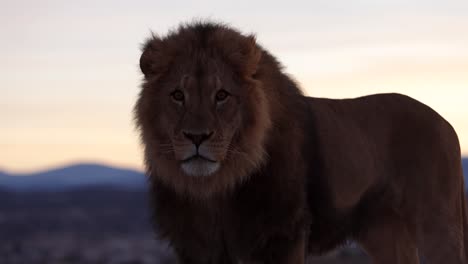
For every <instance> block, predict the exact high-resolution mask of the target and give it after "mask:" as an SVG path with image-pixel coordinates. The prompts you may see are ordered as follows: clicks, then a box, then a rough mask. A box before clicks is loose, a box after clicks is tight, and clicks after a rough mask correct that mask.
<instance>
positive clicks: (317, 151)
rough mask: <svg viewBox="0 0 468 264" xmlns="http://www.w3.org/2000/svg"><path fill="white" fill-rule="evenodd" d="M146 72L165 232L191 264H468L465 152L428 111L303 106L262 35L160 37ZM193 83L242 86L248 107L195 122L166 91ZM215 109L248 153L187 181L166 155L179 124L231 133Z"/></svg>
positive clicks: (192, 28) (350, 102)
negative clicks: (356, 263) (350, 249)
mask: <svg viewBox="0 0 468 264" xmlns="http://www.w3.org/2000/svg"><path fill="white" fill-rule="evenodd" d="M140 66H141V69H142V72H143V73H144V74H145V81H144V84H143V89H142V92H141V94H140V97H139V100H138V102H137V104H136V108H135V112H136V120H137V124H138V126H139V128H140V129H141V132H142V141H143V143H144V146H145V158H146V164H147V168H148V173H149V176H150V180H151V186H152V194H153V204H154V211H155V223H156V227H157V230H158V232H159V234H160V235H161V236H162V237H163V238H165V239H168V240H169V241H170V242H171V244H172V245H173V247H174V249H175V250H176V252H177V255H178V256H179V259H180V262H181V263H240V262H241V263H305V262H304V261H305V258H306V256H307V254H309V253H311V254H320V253H323V252H326V251H327V250H330V249H333V248H334V247H336V246H339V245H340V244H342V243H344V242H345V241H347V240H355V241H357V242H358V243H360V244H361V245H362V246H363V247H364V249H365V250H366V251H367V252H368V253H369V255H370V256H371V257H372V258H373V260H374V262H375V263H419V262H418V259H419V257H421V256H424V257H423V258H424V259H425V260H426V263H466V246H467V245H466V243H467V237H468V234H467V232H468V229H467V226H466V212H465V211H466V209H465V199H464V183H463V178H462V173H461V158H460V149H459V143H458V139H457V136H456V134H455V132H454V130H453V129H452V127H451V126H450V125H449V124H448V123H447V122H446V121H445V120H444V119H443V118H442V117H440V116H439V115H438V114H437V113H436V112H434V111H433V110H432V109H430V108H429V107H427V106H425V105H423V104H421V103H419V102H417V101H415V100H413V99H411V98H409V97H406V96H403V95H398V94H380V95H371V96H366V97H361V98H356V99H346V100H332V99H319V98H311V97H305V96H303V94H302V92H301V91H300V89H299V88H298V86H297V85H296V84H295V83H294V82H293V81H292V80H291V79H290V78H289V77H288V76H286V75H285V74H284V73H282V71H281V67H280V65H279V63H278V62H277V61H276V60H275V58H274V57H273V56H271V55H270V54H269V53H268V52H267V51H265V50H263V49H262V48H261V47H260V46H259V45H257V44H256V43H255V40H254V38H253V37H251V36H244V35H242V34H240V33H239V32H237V31H235V30H233V29H231V28H229V27H227V26H224V25H219V24H212V23H193V24H189V25H185V26H181V27H180V28H179V29H178V30H176V31H174V32H171V33H169V34H168V35H167V36H166V37H164V38H159V37H156V36H153V38H151V39H150V40H148V42H147V43H146V45H145V47H144V50H143V55H142V57H141V61H140ZM187 74H188V75H189V76H191V77H190V80H194V82H196V83H198V86H196V85H195V84H194V86H193V87H199V88H197V89H199V91H204V92H205V91H209V92H212V91H211V90H210V88H206V89H205V88H203V87H207V86H210V85H213V86H214V85H215V84H213V82H211V84H210V81H209V80H214V79H216V78H214V79H213V78H211V79H210V76H218V77H219V76H221V77H220V78H221V82H222V83H223V84H224V85H226V86H229V85H231V86H238V87H237V88H235V87H234V88H233V89H238V90H235V91H236V96H235V98H232V99H231V100H236V101H235V102H236V104H234V101H231V102H230V104H232V105H229V107H226V108H224V110H207V109H208V108H206V109H205V110H203V111H204V112H202V111H201V110H199V111H198V110H197V111H195V113H194V112H193V111H192V110H190V111H189V110H187V109H189V108H188V107H189V106H184V108H180V107H179V108H177V106H173V105H171V103H168V102H169V101H170V100H169V99H168V98H169V97H168V96H167V94H164V93H162V92H161V90H164V89H169V88H167V87H171V86H177V85H179V80H180V79H181V78H182V79H184V77H183V76H185V75H187ZM205 79H206V82H205V81H204V80H205ZM165 87H166V88H165ZM200 87H201V88H200ZM191 89H192V90H191V91H192V92H193V90H194V89H196V88H191ZM203 89H205V90H203ZM200 93H201V92H200ZM207 93H208V92H207ZM207 97H209V95H208V94H207ZM200 98H201V97H200ZM200 100H202V99H200ZM206 104H208V103H207V101H205V103H204V104H201V105H198V106H197V107H198V108H193V109H202V107H203V105H206ZM235 107H237V108H235ZM171 109H178V110H171ZM222 109H223V108H222ZM210 111H217V112H216V113H217V114H216V115H215V116H217V117H218V118H220V117H223V116H225V117H226V118H229V120H230V121H229V122H227V123H225V124H224V126H229V129H227V130H229V131H231V130H232V131H233V132H232V133H231V134H232V135H231V134H229V133H230V132H226V131H227V130H226V129H225V130H223V128H224V127H223V126H220V128H219V130H220V131H224V132H219V131H218V130H214V131H215V133H217V134H219V135H220V136H219V137H220V138H222V137H224V139H225V138H229V144H230V145H235V146H236V147H237V149H238V150H239V152H241V153H243V155H241V156H235V155H234V154H230V153H229V151H227V152H220V153H221V154H220V155H219V157H220V158H219V160H220V162H221V164H222V165H221V169H220V170H219V171H217V172H216V173H214V174H213V175H210V176H207V177H205V178H191V177H187V176H186V175H184V174H183V173H182V172H181V171H180V168H179V167H178V164H179V163H178V162H180V161H177V158H174V155H175V156H177V153H176V154H173V153H172V152H171V153H169V154H167V153H165V154H164V153H163V154H164V155H163V154H161V153H159V151H160V148H161V145H160V144H159V143H160V142H163V140H170V138H171V137H178V135H179V134H178V133H179V132H178V131H179V130H178V127H179V125H180V126H185V128H184V129H187V128H186V127H187V126H188V125H186V124H187V123H190V122H194V124H190V125H189V127H190V128H194V127H197V129H199V127H200V126H203V125H205V124H206V126H213V127H215V125H211V124H218V123H220V122H222V121H219V120H215V119H213V120H211V119H210V120H211V121H210V120H208V119H209V118H208V117H209V116H212V114H211V112H210ZM220 111H221V112H220ZM197 113H198V115H196V114H197ZM188 114H194V115H193V118H189V119H184V118H183V116H186V115H188ZM180 120H185V121H180ZM193 120H196V122H195V121H193ZM207 120H208V121H207ZM171 122H172V123H171ZM177 122H181V124H178V125H174V124H175V123H177ZM200 124H203V125H200ZM230 124H231V125H232V126H231V125H230ZM167 127H171V129H167ZM210 129H211V128H210ZM174 131H175V132H174ZM171 133H174V134H171ZM172 135H173V136H172ZM226 135H229V136H226ZM231 136H232V137H231ZM213 140H215V139H213ZM219 142H222V141H221V140H219ZM220 144H221V143H220ZM223 148H229V147H228V146H227V145H226V146H225V147H223ZM174 151H175V152H177V150H174ZM166 154H167V155H166Z"/></svg>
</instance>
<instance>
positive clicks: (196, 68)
mask: <svg viewBox="0 0 468 264" xmlns="http://www.w3.org/2000/svg"><path fill="white" fill-rule="evenodd" d="M189 31H190V32H189ZM193 31H195V30H194V29H187V32H183V30H180V31H179V33H178V34H175V35H170V36H168V37H166V38H165V39H157V38H153V39H151V40H150V41H148V43H147V45H146V47H145V49H144V51H143V55H142V57H141V59H140V66H141V69H142V71H143V73H144V74H145V81H144V84H143V89H142V91H141V94H140V97H139V100H138V102H137V105H136V108H135V110H136V111H135V113H136V120H137V123H138V125H139V127H140V130H141V135H142V140H143V143H144V145H145V156H146V161H147V163H148V165H149V166H150V167H151V169H152V170H155V171H156V174H157V177H160V178H161V179H163V181H165V182H167V183H169V184H172V185H174V186H175V187H176V189H183V191H189V192H191V190H190V189H193V188H197V187H196V185H197V184H199V183H201V184H202V185H203V186H204V191H207V192H210V190H211V189H213V192H214V191H215V189H216V190H219V189H223V188H225V187H226V185H233V184H234V183H235V182H236V181H238V180H239V179H240V178H241V177H245V175H246V174H248V173H249V172H250V171H252V170H253V169H255V168H256V167H258V165H259V164H261V163H262V161H263V160H264V152H265V151H264V139H265V135H266V133H267V130H268V128H269V126H270V119H269V114H268V102H267V99H266V98H265V94H264V92H263V90H262V87H261V82H259V81H258V80H256V79H254V78H253V77H252V76H253V75H254V74H255V71H254V70H253V67H252V65H253V63H252V62H251V61H250V60H253V59H255V60H256V62H257V63H258V55H257V54H254V53H253V51H252V49H255V48H256V46H255V43H254V42H253V38H249V37H244V36H241V35H240V34H238V33H237V32H223V34H220V32H219V29H218V30H214V31H213V32H211V34H206V35H204V36H203V37H204V38H205V39H201V38H200V36H197V34H196V32H193ZM189 33H190V34H191V35H190V34H189ZM226 34H231V35H232V36H230V37H231V38H228V39H229V40H230V42H226V39H225V38H226V36H227V35H226ZM187 35H188V36H187ZM232 37H234V39H233V38H232ZM236 41H237V42H239V43H235V42H236ZM202 43H204V44H202ZM206 43H209V44H208V45H206ZM199 45H204V46H199ZM207 46H208V47H209V48H207ZM200 188H202V187H200ZM202 189H203V188H202Z"/></svg>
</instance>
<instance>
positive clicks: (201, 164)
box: [181, 154, 220, 177]
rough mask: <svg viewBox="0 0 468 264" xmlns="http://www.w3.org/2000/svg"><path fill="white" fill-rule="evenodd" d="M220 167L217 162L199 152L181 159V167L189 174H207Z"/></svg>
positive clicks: (197, 175)
mask: <svg viewBox="0 0 468 264" xmlns="http://www.w3.org/2000/svg"><path fill="white" fill-rule="evenodd" d="M219 167H220V164H219V162H217V161H215V160H211V159H209V158H206V157H204V156H201V155H199V154H197V155H193V156H191V157H189V158H187V159H184V160H182V164H181V168H182V170H183V171H184V172H185V173H186V174H187V175H189V176H194V177H200V176H209V175H211V174H213V173H215V172H216V171H217V170H218V169H219Z"/></svg>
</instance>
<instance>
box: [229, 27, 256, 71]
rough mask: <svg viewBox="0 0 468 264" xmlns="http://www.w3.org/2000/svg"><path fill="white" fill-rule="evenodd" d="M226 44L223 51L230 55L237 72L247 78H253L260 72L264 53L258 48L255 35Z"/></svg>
mask: <svg viewBox="0 0 468 264" xmlns="http://www.w3.org/2000/svg"><path fill="white" fill-rule="evenodd" d="M236 38H237V39H235V41H233V42H230V43H225V44H224V46H223V49H224V50H226V52H227V53H228V59H229V61H230V62H231V63H232V65H233V66H234V67H235V68H236V69H237V71H238V72H239V73H240V74H242V75H244V76H245V77H249V78H250V77H252V76H253V75H254V74H255V73H256V72H257V70H258V66H259V62H260V59H261V55H262V51H261V49H260V48H259V47H258V46H257V42H256V40H255V36H254V35H249V36H245V37H242V38H240V39H239V38H238V37H237V36H236Z"/></svg>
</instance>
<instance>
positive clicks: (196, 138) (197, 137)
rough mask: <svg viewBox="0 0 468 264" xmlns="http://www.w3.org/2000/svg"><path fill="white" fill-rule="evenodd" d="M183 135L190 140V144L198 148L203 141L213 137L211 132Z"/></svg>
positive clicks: (185, 133) (186, 133)
mask: <svg viewBox="0 0 468 264" xmlns="http://www.w3.org/2000/svg"><path fill="white" fill-rule="evenodd" d="M183 133H184V136H185V137H186V138H188V139H190V141H192V143H193V144H195V145H196V146H197V147H198V146H200V145H201V144H202V143H203V142H204V141H206V140H208V139H209V138H210V137H211V136H212V135H213V132H209V133H201V134H194V133H190V132H185V131H184V132H183Z"/></svg>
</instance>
